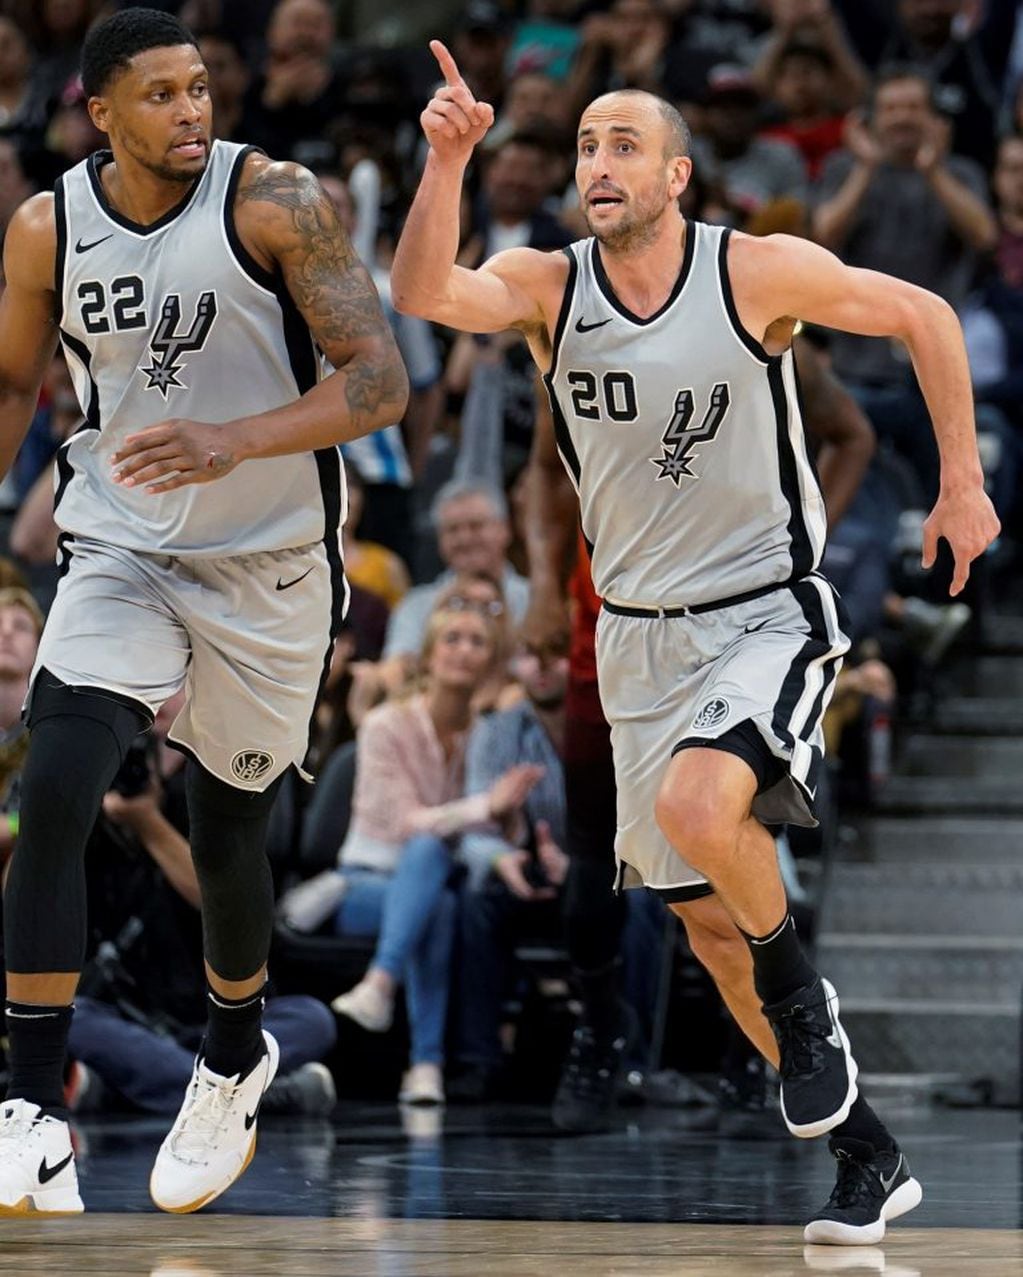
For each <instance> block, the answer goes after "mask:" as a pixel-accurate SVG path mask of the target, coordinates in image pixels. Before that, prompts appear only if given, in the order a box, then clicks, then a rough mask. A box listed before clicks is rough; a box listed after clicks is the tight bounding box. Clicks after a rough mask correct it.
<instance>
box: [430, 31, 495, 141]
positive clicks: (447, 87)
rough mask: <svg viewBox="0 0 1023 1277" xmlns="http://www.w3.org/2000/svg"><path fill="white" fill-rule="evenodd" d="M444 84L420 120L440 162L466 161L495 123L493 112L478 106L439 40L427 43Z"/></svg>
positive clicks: (444, 46) (446, 49)
mask: <svg viewBox="0 0 1023 1277" xmlns="http://www.w3.org/2000/svg"><path fill="white" fill-rule="evenodd" d="M430 50H431V52H432V53H433V56H434V57H435V58H436V59H437V65H438V66H439V67H440V70H441V74H442V75H443V76H444V84H443V86H442V87H441V88H439V89H438V90H437V92H436V93H435V94H434V95H433V97H432V98H431V99H430V101H429V102H428V103H427V105H426V110H425V111H424V112H423V113H422V115H421V116H420V117H419V121H420V123H421V124H422V126H423V132H424V133H425V134H426V140H427V141H428V142H429V143H430V146H431V147H432V148H433V150H434V151H435V152H436V153H437V155H439V156H440V157H441V158H442V159H452V160H467V159H468V158H469V156H470V155H471V153H472V149H473V147H474V146H475V145H476V143H477V142H478V141H479V140H480V139H481V138H482V137H483V135H484V134H485V133H486V131H487V129H489V128H490V126H491V125H492V124H493V122H494V108H493V107H492V106H490V104H489V103H487V102H477V101H476V99H475V98H474V97H473V95H472V93H471V92H470V91H469V86H468V85H467V84H466V83H465V81H464V80H463V79H462V73H461V72H460V71H459V69H458V66H457V64H456V62H455V59H454V58H453V57H452V56H451V53H450V51H449V50H448V48H447V46H446V45H444V44H442V43H441V42H440V40H431V41H430Z"/></svg>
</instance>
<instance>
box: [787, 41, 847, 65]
mask: <svg viewBox="0 0 1023 1277" xmlns="http://www.w3.org/2000/svg"><path fill="white" fill-rule="evenodd" d="M790 58H802V59H803V61H804V62H815V63H816V64H817V66H819V67H820V68H821V69H822V70H824V71H834V69H835V59H834V58H833V57H832V56H831V54H830V53H829V52H828V50H827V49H825V47H824V46H823V45H822V44H818V43H817V42H816V41H815V40H789V41H788V43H787V44H784V45H782V47H781V50H780V51H779V53H778V61H779V62H787V61H788V60H789V59H790Z"/></svg>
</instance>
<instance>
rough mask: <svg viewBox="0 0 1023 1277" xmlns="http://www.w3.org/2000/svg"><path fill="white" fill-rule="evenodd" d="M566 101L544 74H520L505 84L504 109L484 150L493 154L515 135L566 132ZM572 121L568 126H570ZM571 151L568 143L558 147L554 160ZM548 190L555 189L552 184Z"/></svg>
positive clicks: (490, 133)
mask: <svg viewBox="0 0 1023 1277" xmlns="http://www.w3.org/2000/svg"><path fill="white" fill-rule="evenodd" d="M566 106H567V102H566V98H565V90H564V88H563V86H561V85H559V84H558V82H557V80H556V79H555V78H554V77H553V76H552V75H549V74H548V73H547V72H546V71H522V72H520V74H518V75H517V76H515V78H514V79H513V80H512V81H511V82H510V83H509V85H508V92H507V94H506V95H505V100H504V110H503V111H502V112H501V115H500V117H499V118H498V120H497V122H496V123H495V125H494V127H493V128H492V129H491V130H490V132H489V133H488V134H487V136H486V139H485V147H486V149H487V150H488V151H494V150H496V149H497V147H498V146H500V145H501V143H503V142H506V141H507V140H508V139H509V138H511V137H514V136H516V135H525V136H528V135H529V134H531V133H532V134H534V135H536V134H537V133H540V131H541V130H546V131H547V132H548V133H549V132H552V131H554V130H558V131H560V132H562V133H564V132H565V131H566V129H570V128H571V125H570V124H569V121H568V118H567V115H566ZM574 123H575V121H574V120H573V121H572V122H571V124H574ZM570 150H571V142H570V141H569V142H567V143H566V144H565V145H563V146H561V147H560V148H559V154H558V155H556V156H555V158H562V159H563V158H564V154H565V152H566V151H570ZM548 189H552V190H553V189H557V183H553V184H552V185H551V187H549V188H548Z"/></svg>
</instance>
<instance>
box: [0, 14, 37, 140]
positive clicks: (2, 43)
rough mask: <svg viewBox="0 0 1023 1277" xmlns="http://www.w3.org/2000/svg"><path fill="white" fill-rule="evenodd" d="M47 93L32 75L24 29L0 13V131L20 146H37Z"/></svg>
mask: <svg viewBox="0 0 1023 1277" xmlns="http://www.w3.org/2000/svg"><path fill="white" fill-rule="evenodd" d="M46 120H47V103H46V97H45V95H44V94H43V93H42V92H41V90H40V89H39V87H38V84H37V81H36V80H35V79H34V77H33V76H32V48H31V46H30V44H29V42H28V39H27V38H26V36H25V33H24V31H23V30H22V29H21V28H20V27H19V26H18V25H17V23H15V22H13V21H12V20H11V19H10V18H5V17H0V135H2V136H4V137H9V138H12V139H13V140H14V141H15V142H16V144H17V145H18V146H19V147H20V148H21V149H22V150H30V149H31V150H35V149H38V148H39V147H40V146H41V145H42V142H43V137H44V136H45V134H46Z"/></svg>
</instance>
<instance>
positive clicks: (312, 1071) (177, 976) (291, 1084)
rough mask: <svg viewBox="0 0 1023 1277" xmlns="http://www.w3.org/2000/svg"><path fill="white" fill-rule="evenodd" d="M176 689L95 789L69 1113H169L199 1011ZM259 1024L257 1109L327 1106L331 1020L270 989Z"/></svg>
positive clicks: (198, 932)
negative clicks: (100, 790)
mask: <svg viewBox="0 0 1023 1277" xmlns="http://www.w3.org/2000/svg"><path fill="white" fill-rule="evenodd" d="M183 695H184V693H179V694H178V696H176V697H174V698H172V700H170V701H168V702H167V704H166V705H165V706H164V707H163V709H162V710H161V711H160V713H159V714H158V715H157V719H156V724H155V726H154V729H153V732H154V740H153V742H152V747H151V748H149V747H147V745H146V743H145V741H144V740H142V739H139V740H137V741H136V742H135V744H134V745H132V746H131V748H130V749H129V751H128V754H127V756H126V758H125V761H124V764H123V766H122V767H121V769H120V771H119V772H118V773H117V775H116V776H115V777H114V781H113V784H112V785H111V788H110V789H109V791H108V792H107V794H106V795H105V797H104V799H103V813H102V816H101V817H100V819H99V821H98V822H97V825H96V829H95V830H94V833H93V837H92V840H91V842H90V845H89V852H88V869H89V880H90V882H89V888H90V900H89V916H90V919H91V920H92V935H91V945H90V949H91V959H90V961H89V962H88V964H87V966H86V968H85V971H84V973H83V976H82V984H81V992H80V993H79V994H78V996H77V998H76V1000H75V1007H76V1010H75V1017H74V1019H73V1020H72V1022H71V1035H70V1039H69V1043H68V1047H69V1053H70V1056H71V1059H72V1061H73V1063H72V1066H71V1070H70V1073H69V1075H68V1083H67V1087H66V1098H67V1101H68V1107H69V1109H70V1110H71V1111H72V1112H79V1113H81V1112H92V1111H96V1110H97V1109H100V1108H103V1107H107V1106H117V1105H119V1104H122V1103H124V1102H125V1101H126V1102H127V1103H128V1104H129V1105H131V1106H133V1107H135V1108H139V1109H143V1110H145V1111H146V1112H150V1113H175V1112H177V1110H178V1108H179V1106H180V1104H181V1092H182V1089H183V1088H184V1087H186V1086H187V1085H188V1082H189V1078H190V1077H191V1075H192V1065H193V1062H194V1057H195V1053H196V1050H197V1049H198V1047H199V1045H200V1042H201V1039H202V1034H203V1025H204V1021H205V998H206V983H205V972H204V970H203V963H202V958H201V956H200V955H201V953H202V944H201V936H202V920H201V917H200V912H199V907H200V900H201V897H200V891H199V882H198V879H197V877H196V873H195V868H194V866H193V864H192V853H191V849H190V847H189V843H188V837H187V831H188V823H187V821H188V817H187V804H186V799H185V785H184V780H185V766H184V764H185V759H184V756H183V755H182V754H180V753H179V752H177V751H176V750H174V749H172V748H170V747H168V745H167V729H168V728H169V726H170V724H171V723H172V722H173V719H174V716H175V715H176V714H177V713H178V711H179V710H180V707H181V705H180V703H181V699H182V698H183ZM264 1024H265V1025H266V1026H267V1029H268V1030H269V1032H271V1033H272V1034H273V1035H274V1037H275V1038H276V1039H277V1041H278V1043H279V1044H280V1049H281V1061H280V1068H279V1071H278V1074H277V1077H276V1078H275V1079H274V1081H273V1082H272V1083H271V1084H270V1087H269V1089H268V1091H267V1092H266V1095H265V1096H264V1099H263V1106H262V1112H263V1113H264V1114H266V1113H273V1112H278V1113H300V1114H305V1115H319V1116H322V1115H325V1114H327V1113H329V1112H330V1111H331V1109H332V1108H333V1107H334V1101H335V1098H336V1096H335V1091H334V1083H333V1080H332V1078H331V1075H330V1073H329V1072H328V1070H327V1069H326V1068H325V1067H324V1066H323V1064H322V1063H320V1061H321V1060H322V1059H323V1058H324V1056H326V1055H327V1054H328V1053H329V1052H330V1050H331V1048H332V1047H333V1045H334V1042H335V1039H336V1036H337V1034H336V1029H335V1027H334V1020H333V1017H332V1016H331V1014H330V1012H329V1011H328V1009H327V1008H326V1007H325V1006H324V1005H323V1003H321V1002H318V1001H317V1000H316V999H315V998H310V997H300V996H295V997H272V996H271V997H268V998H267V1003H266V1009H265V1012H264Z"/></svg>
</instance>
